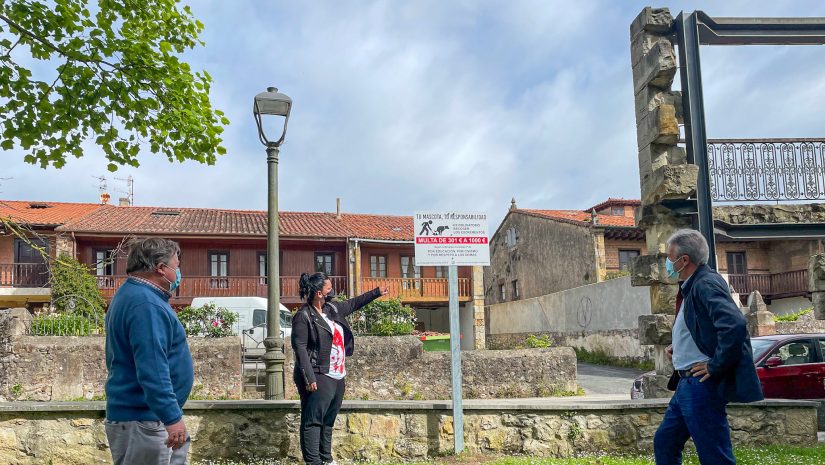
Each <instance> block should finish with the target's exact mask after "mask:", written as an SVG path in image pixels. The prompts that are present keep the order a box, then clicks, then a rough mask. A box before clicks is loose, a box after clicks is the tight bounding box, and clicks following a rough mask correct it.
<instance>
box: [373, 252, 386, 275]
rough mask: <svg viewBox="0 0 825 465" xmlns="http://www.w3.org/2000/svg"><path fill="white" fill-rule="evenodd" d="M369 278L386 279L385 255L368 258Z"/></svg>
mask: <svg viewBox="0 0 825 465" xmlns="http://www.w3.org/2000/svg"><path fill="white" fill-rule="evenodd" d="M370 277H371V278H386V277H387V257H386V256H385V255H371V256H370Z"/></svg>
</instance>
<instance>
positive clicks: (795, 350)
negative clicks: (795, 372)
mask: <svg viewBox="0 0 825 465" xmlns="http://www.w3.org/2000/svg"><path fill="white" fill-rule="evenodd" d="M771 357H779V358H780V359H782V365H783V366H785V365H802V364H803V363H814V361H815V360H814V357H815V356H814V349H813V346H812V345H811V341H810V340H809V339H803V340H799V341H793V342H789V343H787V344H785V345H783V346H781V347H779V348H778V349H776V350H775V351H774V352H773V353H772V354H771Z"/></svg>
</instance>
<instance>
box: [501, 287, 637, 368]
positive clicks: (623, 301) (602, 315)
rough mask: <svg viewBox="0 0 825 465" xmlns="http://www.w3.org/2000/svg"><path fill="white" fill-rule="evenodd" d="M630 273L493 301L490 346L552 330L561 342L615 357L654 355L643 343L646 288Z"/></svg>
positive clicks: (516, 342) (517, 342)
mask: <svg viewBox="0 0 825 465" xmlns="http://www.w3.org/2000/svg"><path fill="white" fill-rule="evenodd" d="M630 281H631V278H630V277H623V278H617V279H611V280H609V281H604V282H600V283H596V284H589V285H587V286H581V287H577V288H574V289H568V290H565V291H561V292H556V293H554V294H548V295H544V296H541V297H536V298H532V299H524V300H518V301H515V302H505V303H501V304H496V305H491V306H490V307H489V309H488V313H489V316H488V318H487V321H488V325H489V333H488V334H487V338H488V347H490V348H514V347H518V346H520V345H521V346H523V345H524V340H525V339H526V338H527V336H529V335H530V334H536V335H539V334H549V335H550V336H552V337H553V338H554V340H556V342H557V345H569V346H573V347H578V348H585V349H588V350H591V351H593V350H597V349H601V350H603V351H604V352H605V353H606V354H607V355H610V356H613V357H616V358H627V359H635V360H637V361H640V360H643V359H646V358H647V359H649V356H650V349H649V348H648V347H645V346H643V345H640V343H639V338H638V331H637V324H638V319H639V317H640V316H641V315H647V314H649V313H650V296H649V293H648V292H647V290H646V289H639V288H635V287H632V286H631V285H630Z"/></svg>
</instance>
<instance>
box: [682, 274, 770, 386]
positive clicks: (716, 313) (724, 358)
mask: <svg viewBox="0 0 825 465" xmlns="http://www.w3.org/2000/svg"><path fill="white" fill-rule="evenodd" d="M682 295H683V296H684V310H683V311H684V312H685V324H686V325H687V327H688V330H689V331H690V335H691V337H693V341H694V342H695V343H696V346H697V347H698V348H699V350H700V351H701V352H702V353H703V354H705V355H706V356H708V357H709V358H710V360H709V361H708V373H710V378H708V380H707V381H705V382H713V383H715V384H716V385H717V386H716V388H717V392H718V393H719V395H720V396H721V397H722V398H723V399H725V400H727V401H729V402H754V401H757V400H762V399H764V395H763V394H762V385H761V384H760V383H759V377H758V376H757V375H756V367H755V366H754V363H753V351H752V349H751V340H750V337H749V336H748V327H747V320H745V317H744V316H743V315H742V311H741V310H739V307H738V306H737V305H736V304H735V303H734V302H733V298H732V297H731V295H730V289H729V288H728V284H727V283H726V282H725V280H724V279H723V278H722V277H721V276H719V273H717V272H715V271H713V270H712V269H710V268H709V267H708V266H707V265H702V266H700V267H699V268H698V269H697V270H696V272H694V273H693V276H692V278H691V279H690V280H689V281H688V282H687V284H686V285H685V287H684V289H683V290H682ZM678 382H679V375H678V374H677V373H673V375H672V376H671V377H670V380H669V382H668V389H670V390H671V391H674V390H676V385H677V384H678Z"/></svg>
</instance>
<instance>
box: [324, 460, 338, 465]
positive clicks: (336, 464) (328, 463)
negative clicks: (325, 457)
mask: <svg viewBox="0 0 825 465" xmlns="http://www.w3.org/2000/svg"><path fill="white" fill-rule="evenodd" d="M324 465H338V462H336V461H335V460H333V461H332V462H324Z"/></svg>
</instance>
